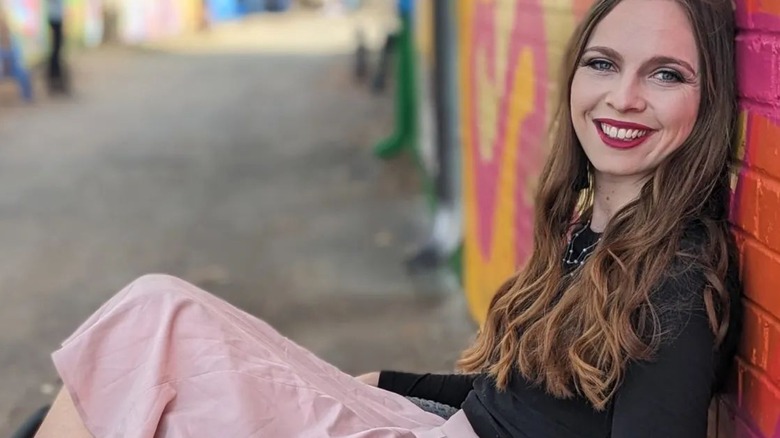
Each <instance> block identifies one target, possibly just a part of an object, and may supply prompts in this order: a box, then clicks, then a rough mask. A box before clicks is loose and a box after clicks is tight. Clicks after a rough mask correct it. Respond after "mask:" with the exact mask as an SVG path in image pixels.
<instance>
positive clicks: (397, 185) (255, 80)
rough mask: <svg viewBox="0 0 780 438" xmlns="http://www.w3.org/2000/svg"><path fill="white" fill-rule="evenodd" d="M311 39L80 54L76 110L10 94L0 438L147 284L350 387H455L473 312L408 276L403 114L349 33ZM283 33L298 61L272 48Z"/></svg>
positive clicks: (410, 196)
mask: <svg viewBox="0 0 780 438" xmlns="http://www.w3.org/2000/svg"><path fill="white" fill-rule="evenodd" d="M308 19H310V17H309V18H307V17H298V18H296V19H291V18H289V17H277V18H267V19H266V18H263V19H261V20H250V21H249V22H246V23H242V24H240V25H233V26H232V27H230V28H228V29H226V30H215V31H213V32H212V33H211V34H206V35H200V36H198V37H190V38H189V39H183V40H176V41H169V42H167V43H166V44H163V45H160V46H158V47H156V48H145V49H126V48H103V49H98V50H95V51H91V52H88V53H81V54H78V55H76V56H75V57H74V58H73V62H74V75H75V80H76V85H77V90H76V93H75V95H74V96H73V98H72V99H65V100H51V99H48V98H46V97H42V98H41V99H40V100H39V101H38V102H36V103H34V104H32V105H21V104H19V103H16V102H15V97H14V96H13V91H14V90H13V86H12V84H9V83H5V82H4V83H2V84H0V92H1V93H0V94H1V96H0V102H1V103H0V105H1V106H0V436H2V437H5V436H8V435H9V434H10V432H11V430H12V429H13V427H15V426H16V425H17V424H18V423H19V421H21V420H22V418H24V417H25V416H26V415H28V414H29V413H30V412H32V411H33V410H34V409H35V408H36V407H38V406H40V405H42V404H43V403H45V402H47V401H49V400H50V399H51V397H52V392H53V391H55V390H56V389H57V388H58V382H57V378H56V374H55V372H54V369H53V367H52V366H51V362H50V360H49V354H50V353H51V352H52V351H53V350H54V349H56V348H57V345H58V343H59V342H60V341H62V340H63V339H64V338H65V337H67V335H68V334H69V333H70V332H71V331H73V330H74V329H75V328H76V327H77V326H78V324H79V323H80V322H81V321H82V320H83V319H84V318H86V317H87V316H88V315H89V314H90V313H91V312H92V311H94V310H95V309H96V308H97V307H98V306H99V305H100V304H101V303H102V302H103V301H105V300H106V299H107V298H109V297H110V296H111V295H112V294H113V293H114V292H115V291H117V290H119V289H120V288H121V287H122V286H124V285H125V284H126V283H128V282H129V281H131V280H132V279H133V278H134V277H136V276H139V275H141V274H143V273H147V272H167V273H171V274H175V275H178V276H181V277H183V278H185V279H188V280H190V281H192V282H194V283H196V284H198V285H200V286H202V287H204V288H206V289H208V290H210V291H213V292H214V293H216V294H218V295H220V296H222V297H224V298H225V299H227V300H228V301H230V302H231V303H233V304H235V305H237V306H239V307H241V308H243V309H245V310H247V311H249V312H250V313H252V314H255V315H257V316H259V317H261V318H264V319H266V320H268V321H269V322H271V323H272V324H273V325H275V326H276V327H277V328H278V329H279V330H280V331H281V332H282V333H284V334H285V335H287V336H289V337H291V338H292V339H294V340H296V341H298V342H299V343H301V344H303V345H304V346H306V347H308V348H310V349H311V350H313V351H314V352H315V353H317V354H319V355H320V356H321V357H323V358H325V359H327V360H329V361H331V362H332V363H334V364H336V365H337V366H339V367H341V368H342V369H343V370H344V371H346V372H349V373H358V372H364V371H369V370H374V369H378V368H397V369H407V370H447V369H450V368H451V367H452V363H453V359H454V358H455V357H456V356H457V352H458V350H459V349H460V348H462V347H463V346H464V345H465V343H466V342H467V341H468V339H469V337H470V336H471V334H472V332H473V325H472V323H471V322H470V319H469V318H468V316H467V312H466V310H465V305H464V302H463V298H462V295H461V294H460V292H459V291H458V290H457V288H456V287H453V284H452V279H451V278H448V277H447V276H445V275H426V276H421V277H414V278H412V277H410V276H409V275H408V274H407V273H406V272H405V270H404V268H403V263H402V262H403V260H404V258H405V257H406V256H407V255H408V254H409V252H410V251H411V250H413V249H414V248H415V246H416V245H417V244H418V243H420V242H421V241H423V240H424V238H425V236H426V233H427V220H428V218H427V212H426V207H425V203H424V201H423V199H422V196H421V194H420V190H419V188H418V183H417V178H416V174H415V171H414V169H413V166H411V164H410V162H409V160H408V159H406V158H404V159H400V160H394V161H391V162H382V161H379V160H377V159H376V158H375V157H373V156H372V154H371V145H372V144H373V143H374V142H375V141H377V140H379V139H381V138H382V137H383V136H384V135H386V134H388V133H389V132H390V130H391V128H392V123H391V122H392V102H391V100H390V97H389V95H388V96H383V97H377V96H373V95H371V94H370V93H369V92H368V91H367V87H365V86H363V85H358V84H356V83H355V82H354V81H353V79H352V76H351V74H352V59H351V58H350V56H348V55H347V54H344V53H343V52H344V50H342V51H341V53H339V50H338V48H339V47H341V46H343V45H344V44H345V41H347V38H346V37H345V36H344V35H347V34H348V33H345V31H344V29H343V22H341V21H339V20H331V21H330V22H327V21H323V20H322V19H317V20H315V21H316V23H314V22H312V23H313V24H311V23H309V22H307V21H306V20H308ZM285 23H287V24H285ZM308 24H311V26H309V25H308ZM328 26H337V27H338V28H336V27H334V28H333V32H331V33H328V32H327V29H329V28H328ZM339 26H341V27H339ZM269 29H270V30H269ZM285 29H287V31H288V32H289V35H291V36H293V35H294V36H295V41H296V44H295V45H294V47H293V46H290V47H289V50H287V49H285V48H284V47H285V46H283V45H281V43H278V44H275V43H268V41H277V40H278V41H292V40H293V39H292V37H291V38H288V39H285V38H284V36H283V34H281V35H280V33H279V32H285ZM302 29H309V35H308V37H306V36H305V35H303V34H302ZM312 30H313V31H312ZM266 32H271V33H272V35H270V36H269V35H266ZM264 35H266V36H268V38H266V39H265V40H264V39H263V38H264ZM323 35H331V37H332V38H335V39H336V40H338V38H341V40H339V41H335V42H333V44H332V45H328V44H323V39H324V37H323ZM339 35H341V36H340V37H338V38H337V36H339ZM307 38H308V39H307ZM263 41H264V42H263ZM260 42H263V43H262V44H260ZM315 43H316V44H315ZM307 44H309V46H310V48H312V50H308V51H307V50H304V49H305V48H306V47H308V46H307ZM340 45H341V46H340ZM268 47H272V48H275V50H267V49H268Z"/></svg>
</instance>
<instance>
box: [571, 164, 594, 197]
mask: <svg viewBox="0 0 780 438" xmlns="http://www.w3.org/2000/svg"><path fill="white" fill-rule="evenodd" d="M588 187H590V163H586V164H585V166H584V167H580V170H579V171H578V172H577V177H576V178H574V182H573V183H572V185H571V189H572V190H574V191H575V192H580V191H582V190H585V189H587V188H588Z"/></svg>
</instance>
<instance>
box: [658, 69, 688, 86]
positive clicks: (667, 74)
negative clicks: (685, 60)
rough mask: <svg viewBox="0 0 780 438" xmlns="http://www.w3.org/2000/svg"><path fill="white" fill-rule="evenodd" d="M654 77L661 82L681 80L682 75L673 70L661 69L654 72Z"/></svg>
mask: <svg viewBox="0 0 780 438" xmlns="http://www.w3.org/2000/svg"><path fill="white" fill-rule="evenodd" d="M655 77H656V78H658V79H659V80H661V82H670V83H674V82H683V77H682V75H681V74H680V73H677V72H676V71H674V70H661V71H659V72H657V73H656V74H655Z"/></svg>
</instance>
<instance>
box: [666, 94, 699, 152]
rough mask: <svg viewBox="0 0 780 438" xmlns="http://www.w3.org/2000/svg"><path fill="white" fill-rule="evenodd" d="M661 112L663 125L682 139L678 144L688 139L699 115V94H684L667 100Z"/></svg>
mask: <svg viewBox="0 0 780 438" xmlns="http://www.w3.org/2000/svg"><path fill="white" fill-rule="evenodd" d="M663 108H664V110H663V111H662V112H661V115H662V116H663V119H664V120H663V121H664V125H665V126H666V127H668V128H669V129H671V130H672V131H673V132H674V133H675V135H676V136H678V137H682V138H681V139H680V142H682V141H684V140H685V139H686V138H688V135H689V134H690V133H691V131H692V130H693V125H694V124H695V123H696V118H697V117H698V115H699V93H698V92H696V93H686V94H685V95H682V96H678V97H676V98H674V99H669V101H668V102H666V103H665V105H663Z"/></svg>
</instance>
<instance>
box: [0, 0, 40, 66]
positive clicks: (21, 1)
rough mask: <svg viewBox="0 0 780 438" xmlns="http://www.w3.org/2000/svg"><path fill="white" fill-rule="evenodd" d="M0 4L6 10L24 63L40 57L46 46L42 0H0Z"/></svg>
mask: <svg viewBox="0 0 780 438" xmlns="http://www.w3.org/2000/svg"><path fill="white" fill-rule="evenodd" d="M0 6H2V7H3V8H4V10H5V11H6V14H7V17H8V21H9V24H10V27H11V32H12V33H13V36H14V38H15V39H16V41H17V42H18V44H19V47H20V48H21V51H22V56H23V57H24V61H25V63H27V64H29V63H32V62H35V61H37V60H38V59H40V58H41V56H43V54H44V52H45V50H46V47H47V40H46V38H47V33H46V31H47V28H46V22H45V18H46V17H45V15H44V0H0Z"/></svg>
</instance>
